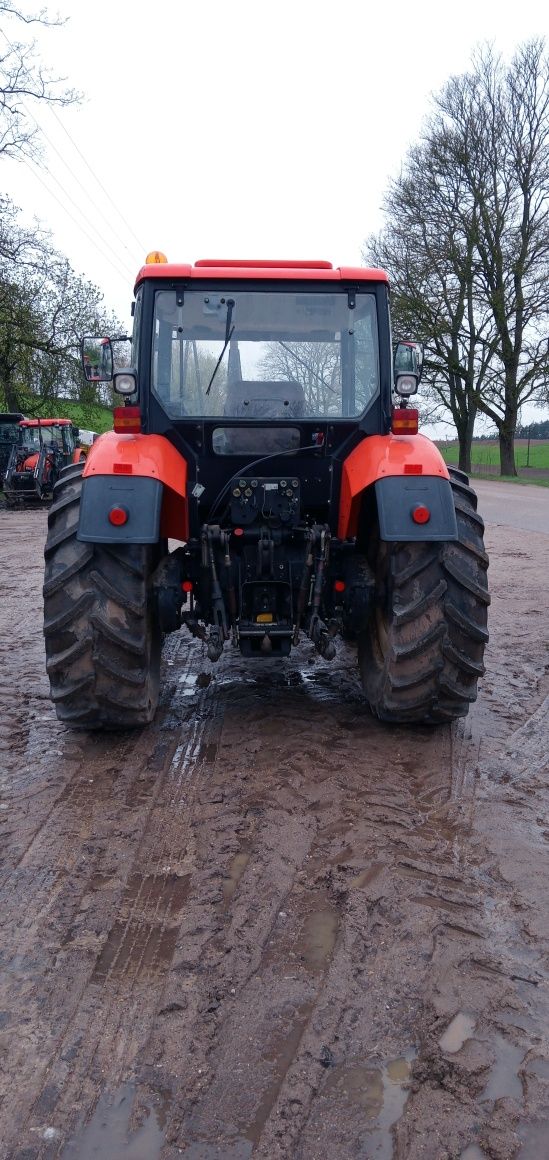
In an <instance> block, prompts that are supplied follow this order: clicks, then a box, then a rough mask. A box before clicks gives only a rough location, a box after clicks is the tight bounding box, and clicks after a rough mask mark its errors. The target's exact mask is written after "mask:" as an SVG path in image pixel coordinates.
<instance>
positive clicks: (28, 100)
mask: <svg viewBox="0 0 549 1160" xmlns="http://www.w3.org/2000/svg"><path fill="white" fill-rule="evenodd" d="M63 23H64V21H63V20H61V19H60V18H59V17H50V16H49V15H48V12H47V10H46V9H45V8H42V9H41V10H40V11H39V12H36V13H25V12H23V11H22V10H21V9H20V8H17V7H16V6H15V5H14V4H12V3H11V0H1V2H0V38H1V43H0V156H1V155H2V154H3V155H4V156H5V157H24V156H35V155H36V153H37V152H38V151H39V129H38V126H37V125H36V123H35V122H33V119H32V112H31V110H32V107H33V106H34V105H35V104H36V103H46V104H48V105H60V106H63V105H71V104H74V103H75V102H76V101H78V99H79V97H78V94H77V93H76V92H75V91H74V89H67V88H65V87H64V84H65V78H63V77H57V76H55V75H54V74H53V73H52V72H51V71H50V70H49V69H47V68H45V67H44V65H43V64H42V62H41V60H40V57H39V54H38V51H37V46H36V41H35V40H34V39H32V37H31V38H28V37H27V38H21V30H22V29H30V28H32V26H35V25H40V26H41V27H42V28H57V27H60V26H61V25H62V24H63Z"/></svg>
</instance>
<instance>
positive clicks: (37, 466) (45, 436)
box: [4, 419, 86, 507]
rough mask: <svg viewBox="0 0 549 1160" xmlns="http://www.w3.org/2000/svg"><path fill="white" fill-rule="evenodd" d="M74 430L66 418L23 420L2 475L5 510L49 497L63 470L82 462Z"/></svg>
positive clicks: (75, 428) (81, 451) (77, 435)
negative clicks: (6, 506)
mask: <svg viewBox="0 0 549 1160" xmlns="http://www.w3.org/2000/svg"><path fill="white" fill-rule="evenodd" d="M85 457H86V452H85V450H84V448H83V447H81V445H80V436H79V431H78V427H75V426H74V424H73V423H72V421H71V420H70V419H23V420H22V422H20V423H19V432H18V439H17V443H15V444H14V445H13V447H12V449H11V454H10V458H9V460H8V465H7V468H6V474H5V476H4V495H5V499H6V504H7V505H8V506H9V507H16V506H18V505H21V504H25V503H41V502H42V501H43V500H49V499H51V497H52V494H53V489H54V486H55V484H56V482H57V480H58V479H59V475H60V473H61V470H62V468H63V467H65V466H67V465H68V464H71V463H80V462H82V463H83V462H84V460H85Z"/></svg>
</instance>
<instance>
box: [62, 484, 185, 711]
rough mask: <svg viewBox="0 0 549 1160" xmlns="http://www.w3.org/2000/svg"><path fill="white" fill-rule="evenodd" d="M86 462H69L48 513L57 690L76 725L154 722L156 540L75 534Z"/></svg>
mask: <svg viewBox="0 0 549 1160" xmlns="http://www.w3.org/2000/svg"><path fill="white" fill-rule="evenodd" d="M83 466H84V465H83V464H82V463H79V464H71V465H70V466H68V467H66V468H65V469H64V471H63V473H62V477H61V478H60V480H59V481H58V483H57V484H56V487H55V491H54V497H53V504H52V507H51V508H50V511H49V515H48V526H49V531H48V537H47V540H46V547H45V553H44V554H45V557H46V568H45V577H44V635H45V638H46V668H47V672H48V675H49V678H50V686H51V696H52V700H53V701H54V703H55V708H56V712H57V716H58V718H59V720H60V721H63V722H64V723H65V724H67V725H70V726H72V727H73V728H76V729H84V728H85V729H128V728H132V727H136V726H141V725H147V724H148V723H149V722H150V721H152V719H153V717H154V713H155V710H156V706H157V702H158V690H159V680H160V652H161V644H162V634H161V632H160V629H159V627H158V623H157V620H156V616H155V614H154V609H153V600H152V593H151V587H150V579H151V575H152V572H153V570H154V567H155V566H156V563H157V556H158V552H159V549H158V546H157V545H152V546H151V545H141V544H124V545H120V546H116V545H114V544H83V543H80V542H79V541H78V540H77V539H76V532H77V529H78V515H79V509H80V495H81V491H82V470H83Z"/></svg>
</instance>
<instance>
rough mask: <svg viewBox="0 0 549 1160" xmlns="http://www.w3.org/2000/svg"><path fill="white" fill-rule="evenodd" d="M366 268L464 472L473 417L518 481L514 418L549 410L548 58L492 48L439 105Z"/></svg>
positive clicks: (393, 191)
mask: <svg viewBox="0 0 549 1160" xmlns="http://www.w3.org/2000/svg"><path fill="white" fill-rule="evenodd" d="M385 214H386V225H385V227H384V229H383V230H382V231H381V233H380V234H379V235H378V236H372V237H370V238H369V239H368V240H367V242H366V246H365V251H364V258H365V259H366V260H367V261H368V262H369V263H370V264H374V265H378V266H383V267H384V268H385V269H386V270H387V271H388V273H389V275H390V278H391V283H392V309H393V324H394V330H395V335H396V337H399V338H407V337H413V338H416V339H419V340H422V341H423V342H424V343H425V347H426V358H425V364H424V365H425V381H426V384H427V387H428V391H429V393H430V395H431V397H432V399H433V400H434V402H435V403H436V402H438V403H439V404H440V407H441V410H442V411H445V412H448V411H449V412H450V414H451V416H452V419H453V422H454V424H455V427H456V430H457V435H458V440H459V461H460V466H461V467H462V468H464V469H465V470H469V469H470V465H471V441H472V437H473V429H474V424H475V419H476V418H477V416H478V415H479V414H481V415H484V416H486V417H487V418H488V419H490V420H491V421H492V423H493V424H494V426H495V427H496V429H497V433H498V437H499V444H500V462H501V471H502V474H504V475H516V467H515V459H514V439H515V437H516V434H517V429H518V422H519V415H520V409H521V407H522V406H523V405H524V404H525V403H526V402H528V401H530V402H539V403H544V402H549V57H548V55H547V52H546V49H545V43H544V42H543V41H542V40H532V41H529V42H526V43H525V44H523V45H521V46H519V47H518V49H517V51H516V53H515V55H514V57H513V59H512V61H511V63H510V64H506V63H504V62H503V61H502V60H501V58H499V57H498V56H496V55H495V54H494V52H493V50H492V49H491V48H485V49H483V50H480V51H478V52H477V53H476V54H475V56H474V58H473V61H472V66H471V69H470V71H469V72H467V73H465V74H463V75H461V76H456V77H452V78H451V79H450V80H449V81H448V83H447V84H446V85H445V86H444V88H443V89H442V91H441V92H440V93H439V94H438V95H437V96H435V98H434V101H433V110H432V113H431V115H430V116H429V118H428V119H427V121H426V124H425V128H424V131H423V134H422V136H421V139H420V140H419V142H418V143H417V144H416V145H414V146H413V147H412V148H411V149H410V151H409V153H408V155H407V157H406V158H405V160H404V163H403V166H402V171H401V173H400V175H399V176H398V177H397V178H396V179H395V180H394V181H393V182H392V183H391V185H390V187H389V190H388V192H387V195H386V199H385Z"/></svg>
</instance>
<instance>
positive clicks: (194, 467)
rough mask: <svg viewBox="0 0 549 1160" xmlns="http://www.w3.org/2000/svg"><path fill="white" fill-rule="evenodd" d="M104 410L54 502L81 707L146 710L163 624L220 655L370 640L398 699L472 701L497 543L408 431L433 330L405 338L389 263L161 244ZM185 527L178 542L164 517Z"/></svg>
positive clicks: (55, 610) (362, 644) (441, 712)
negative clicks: (237, 254) (185, 250)
mask: <svg viewBox="0 0 549 1160" xmlns="http://www.w3.org/2000/svg"><path fill="white" fill-rule="evenodd" d="M133 313H134V329H133V340H132V365H131V366H130V367H124V368H123V369H122V370H119V371H116V370H114V369H113V365H112V348H111V346H110V343H109V342H108V341H106V340H105V338H104V337H103V338H101V339H99V338H98V339H94V338H90V337H86V338H85V339H83V343H82V349H83V352H84V363H85V373H86V376H87V377H89V375H90V365H91V366H92V367H93V374H94V375H95V376H97V375H99V377H100V379H101V380H102V381H107V380H109V379H110V378H111V377H112V379H113V385H114V390H115V392H117V393H118V395H119V396H120V400H121V405H120V406H119V407H116V408H115V411H114V430H113V431H112V432H108V433H106V434H104V435H102V436H101V437H100V438H98V439H97V440H96V441H95V442H94V444H93V446H92V447H91V448H90V451H89V454H88V457H87V459H86V462H85V463H84V464H73V465H70V466H68V467H66V468H65V469H64V471H63V472H62V474H61V478H60V480H59V482H58V483H57V484H56V487H55V493H54V503H53V506H52V508H51V510H50V513H49V533H48V539H47V543H46V548H45V556H46V571H45V584H44V599H45V619H44V632H45V639H46V655H47V669H48V673H49V677H50V682H51V694H52V698H53V700H54V702H55V705H56V710H57V714H58V717H59V719H60V720H61V721H63V722H66V723H67V724H68V725H71V726H73V727H75V728H90V729H95V728H107V729H108V728H127V727H130V726H141V725H145V724H147V723H148V722H150V721H151V720H152V718H153V716H154V713H155V709H156V705H157V700H158V692H159V680H160V659H161V648H162V639H163V636H164V634H166V633H170V632H178V631H180V630H181V629H182V628H185V629H186V630H187V631H188V632H190V633H191V634H192V635H193V636H195V637H197V638H198V639H200V640H201V641H202V642H203V645H204V649H205V652H206V654H207V656H208V657H209V659H210V660H211V661H212V662H215V661H217V660H218V659H219V657H220V656H221V655H222V653H223V651H224V650H227V649H232V650H238V651H239V652H240V653H241V654H243V655H244V656H245V657H247V658H249V663H250V665H257V664H261V663H264V662H265V661H266V660H269V661H270V662H273V661H278V662H279V663H280V662H281V661H282V659H283V658H284V657H286V656H288V655H289V653H290V652H291V650H292V648H294V647H295V646H296V645H297V644H298V643H299V642H300V641H302V640H304V639H308V640H309V641H310V642H311V645H312V646H313V647H314V648H315V649H316V650H317V651H318V653H319V654H320V655H321V656H322V657H323V658H324V659H325V660H328V661H329V660H331V659H332V658H333V657H334V656H335V655H336V650H337V647H338V643H337V642H338V637H340V636H343V637H344V638H345V639H346V640H347V641H349V642H350V643H351V646H352V647H353V648H355V649H356V653H357V659H358V670H359V676H360V680H361V683H362V687H363V690H364V694H365V698H366V701H367V702H368V704H369V707H370V709H371V711H372V712H373V713H374V714H375V715H376V716H377V717H379V718H381V719H382V720H384V721H388V722H393V723H399V722H408V723H425V724H436V723H438V722H444V721H451V720H452V719H454V718H456V717H461V716H464V715H465V714H466V713H467V712H468V709H469V706H470V704H471V702H472V701H474V700H475V698H476V695H477V681H478V678H479V676H481V675H482V673H483V652H484V647H485V644H486V641H487V639H488V633H487V609H488V604H489V600H490V598H489V595H488V589H487V566H488V559H487V556H486V554H485V551H484V545H483V522H482V519H481V517H480V515H479V514H478V512H477V501H476V496H475V493H474V491H473V490H472V488H471V487H470V486H469V483H468V479H467V477H466V476H465V475H464V474H463V473H462V472H461V471H458V470H457V469H455V468H447V467H446V464H445V463H444V461H443V459H442V457H441V455H440V453H439V451H438V450H437V448H436V447H435V446H434V444H433V443H432V442H430V440H429V439H427V438H425V436H423V435H420V434H418V430H417V425H418V414H417V411H416V410H415V409H414V408H413V407H411V406H410V396H411V395H413V394H414V393H415V392H416V390H417V386H418V382H419V378H420V374H421V349H420V347H419V346H418V345H416V344H415V343H399V344H397V345H396V348H395V350H393V347H392V343H391V330H390V316H389V286H388V279H387V276H386V275H385V274H384V273H383V271H381V270H378V269H362V268H344V267H341V268H337V269H334V268H332V266H331V265H330V264H329V263H327V262H320V261H314V262H298V261H287V262H281V261H280V262H275V261H236V260H234V261H221V260H203V261H200V262H197V263H196V265H194V266H191V265H179V264H177V265H176V264H171V263H168V262H167V261H166V259H165V258H164V256H163V255H161V254H159V253H157V252H155V253H153V254H151V255H149V259H147V262H146V264H145V265H144V266H143V268H142V269H141V270H140V272H139V274H138V277H137V282H136V287H135V303H134V311H133ZM169 539H170V540H172V541H173V540H175V541H177V543H176V546H175V547H174V546H173V545H172V549H171V550H169V548H168V540H169Z"/></svg>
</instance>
